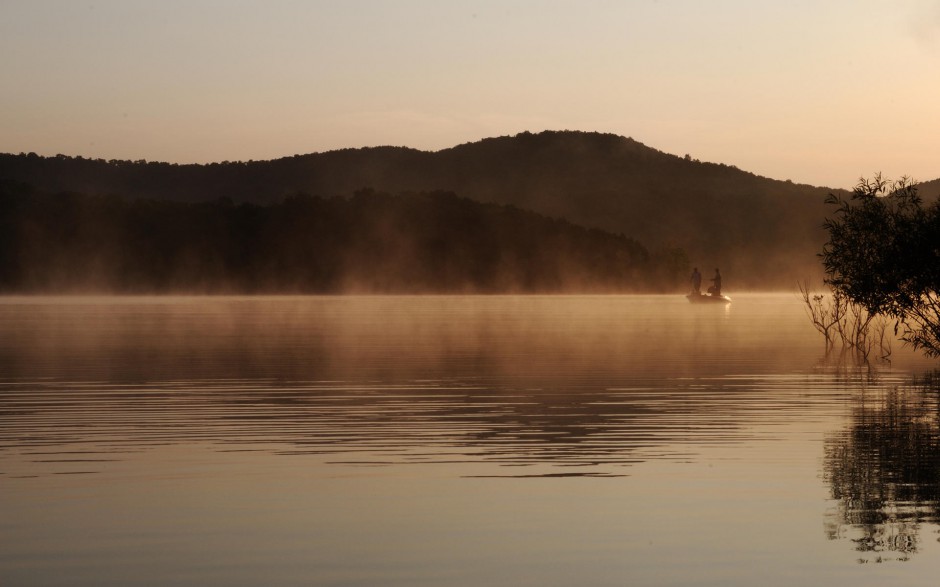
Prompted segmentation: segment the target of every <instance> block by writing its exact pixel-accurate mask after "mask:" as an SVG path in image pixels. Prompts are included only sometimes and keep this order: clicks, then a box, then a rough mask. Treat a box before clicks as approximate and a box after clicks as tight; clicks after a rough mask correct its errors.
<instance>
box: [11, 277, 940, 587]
mask: <svg viewBox="0 0 940 587" xmlns="http://www.w3.org/2000/svg"><path fill="white" fill-rule="evenodd" d="M733 297H734V298H735V299H734V303H733V304H731V305H730V306H710V305H691V304H689V303H688V302H687V301H686V300H685V299H684V298H683V297H681V296H428V297H409V296H390V297H381V296H375V297H370V296H362V297H358V296H356V297H271V298H268V297H153V298H150V297H120V298H13V297H8V298H0V488H2V489H0V584H2V585H4V586H19V585H69V586H75V585H88V586H92V585H94V586H107V585H121V586H127V585H155V586H156V585H159V586H166V585H226V586H230V585H245V586H249V585H250V586H257V585H363V586H372V585H402V586H406V585H407V586H414V585H468V586H470V585H473V586H476V585H538V586H545V585H690V584H694V585H720V586H722V587H727V586H729V585H764V586H767V585H787V586H791V585H809V584H817V585H818V584H824V583H831V584H853V585H879V586H880V585H884V584H886V582H889V583H890V584H904V585H933V584H935V583H936V578H937V576H940V542H938V540H940V516H938V511H940V509H938V508H940V502H938V500H940V415H938V396H940V385H938V380H937V378H936V377H930V376H926V374H929V373H930V372H931V370H932V369H935V368H936V367H938V364H937V362H935V361H930V360H926V359H923V358H921V357H919V356H918V355H916V354H913V353H911V352H910V351H908V350H906V349H904V348H902V347H901V345H899V344H895V345H894V352H893V355H892V362H891V364H890V365H888V364H877V365H874V366H873V367H871V368H867V367H857V366H855V365H853V364H852V363H851V362H848V361H840V360H839V359H838V358H837V357H829V358H826V357H825V355H824V353H823V348H822V342H821V338H820V337H819V335H818V334H817V333H816V332H815V331H814V330H813V328H812V326H811V325H810V323H809V321H808V320H807V318H806V317H805V315H804V313H803V308H802V306H801V302H800V301H799V299H798V297H797V296H796V295H794V294H779V295H778V294H774V295H769V294H766V295H764V294H762V295H758V294H752V295H740V296H733Z"/></svg>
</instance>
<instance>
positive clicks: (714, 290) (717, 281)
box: [708, 267, 721, 296]
mask: <svg viewBox="0 0 940 587" xmlns="http://www.w3.org/2000/svg"><path fill="white" fill-rule="evenodd" d="M712 283H714V285H712V286H711V287H710V288H708V293H710V294H711V295H713V296H720V295H721V272H720V271H718V268H717V267H715V276H714V277H712Z"/></svg>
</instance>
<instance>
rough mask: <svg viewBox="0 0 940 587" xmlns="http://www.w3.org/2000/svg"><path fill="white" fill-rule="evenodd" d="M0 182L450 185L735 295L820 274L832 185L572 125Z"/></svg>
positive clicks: (343, 189)
mask: <svg viewBox="0 0 940 587" xmlns="http://www.w3.org/2000/svg"><path fill="white" fill-rule="evenodd" d="M0 178H6V179H11V180H14V181H17V182H24V183H27V184H30V185H33V186H36V187H37V188H38V189H40V190H43V191H50V192H55V191H61V190H68V191H76V192H83V193H88V194H119V195H122V196H127V197H132V198H158V199H163V198H165V199H173V200H180V201H186V202H195V201H211V200H215V199H218V198H220V197H228V198H231V199H232V200H234V201H235V202H246V201H248V202H269V203H270V202H277V201H280V199H282V198H283V197H284V196H287V195H291V194H297V193H306V194H311V195H319V196H324V197H329V196H338V195H349V194H352V193H353V192H354V191H356V190H359V189H361V188H374V189H376V190H381V191H386V192H391V193H399V192H402V191H431V190H446V191H452V192H455V193H456V194H458V195H459V196H462V197H467V198H471V199H474V200H477V201H481V202H495V203H502V204H513V205H515V206H518V207H520V208H525V209H529V210H533V211H535V212H538V213H540V214H544V215H547V216H551V217H557V218H565V219H567V220H569V221H571V222H574V223H576V224H580V225H584V226H587V227H592V228H600V229H603V230H607V231H611V232H614V233H624V234H626V235H629V236H630V237H632V238H635V239H637V240H638V241H639V242H642V243H644V244H645V245H647V246H649V247H650V248H651V249H654V250H655V249H659V248H671V247H675V248H682V249H684V250H685V251H686V252H687V253H688V255H689V258H690V261H691V263H692V264H695V265H699V266H701V267H702V268H704V269H706V270H707V271H711V270H712V268H713V267H715V266H720V267H721V268H722V273H723V274H724V275H725V280H726V282H727V284H728V288H729V289H731V290H733V289H741V288H743V287H758V288H759V287H764V288H769V287H788V288H789V287H792V286H793V284H794V282H795V280H797V279H802V278H806V277H813V276H818V275H819V274H820V271H819V262H818V259H817V257H816V253H818V252H819V250H820V248H821V246H822V242H823V240H824V235H823V232H822V230H821V224H822V221H823V218H824V216H825V214H826V212H827V210H826V208H825V206H824V205H823V200H824V198H825V196H826V194H827V193H828V192H829V191H830V190H828V189H826V188H816V187H812V186H807V185H798V184H793V183H790V182H788V181H776V180H771V179H767V178H763V177H759V176H756V175H754V174H751V173H747V172H745V171H742V170H739V169H737V168H734V167H731V166H727V165H721V164H713V163H703V162H699V161H696V160H694V159H692V158H691V157H688V156H687V157H677V156H674V155H669V154H666V153H662V152H660V151H657V150H655V149H652V148H649V147H646V146H644V145H642V144H640V143H638V142H636V141H634V140H632V139H629V138H624V137H619V136H615V135H610V134H599V133H581V132H567V131H565V132H544V133H539V134H530V133H522V134H519V135H516V136H513V137H500V138H492V139H485V140H483V141H479V142H475V143H468V144H464V145H459V146H457V147H454V148H451V149H445V150H442V151H437V152H423V151H417V150H414V149H407V148H399V147H381V148H364V149H346V150H339V151H331V152H327V153H318V154H310V155H297V156H293V157H287V158H283V159H277V160H272V161H261V162H239V163H228V162H226V163H218V164H210V165H173V164H166V163H147V162H143V161H137V162H126V161H103V160H89V159H81V158H71V157H65V156H58V157H52V158H43V157H38V156H35V155H2V156H0Z"/></svg>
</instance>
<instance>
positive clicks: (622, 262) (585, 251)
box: [0, 181, 688, 293]
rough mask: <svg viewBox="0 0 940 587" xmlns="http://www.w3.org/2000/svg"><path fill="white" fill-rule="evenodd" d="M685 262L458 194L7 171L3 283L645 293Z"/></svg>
mask: <svg viewBox="0 0 940 587" xmlns="http://www.w3.org/2000/svg"><path fill="white" fill-rule="evenodd" d="M687 270H688V261H687V259H686V257H685V255H684V253H683V252H682V251H681V250H678V249H668V250H663V251H660V252H653V253H651V252H650V251H649V250H647V249H646V248H645V247H644V246H643V245H641V244H640V243H639V242H637V241H635V240H634V239H632V238H629V237H626V236H624V235H623V234H613V233H609V232H604V231H601V230H596V229H588V228H584V227H582V226H578V225H575V224H572V223H570V222H568V221H565V220H559V219H554V218H550V217H546V216H542V215H539V214H536V213H533V212H529V211H525V210H522V209H519V208H516V207H513V206H505V205H497V204H483V203H479V202H476V201H472V200H469V199H466V198H461V197H458V196H457V195H455V194H454V193H451V192H443V191H428V192H405V193H399V194H394V195H393V194H390V193H385V192H378V191H373V190H360V191H357V192H356V193H355V194H354V195H353V196H351V197H339V196H338V197H330V198H324V197H318V196H311V195H306V194H294V195H291V196H288V197H286V198H283V199H281V200H280V201H277V202H274V203H268V204H263V203H252V202H241V203H235V202H233V201H232V200H231V199H228V198H219V199H216V200H213V201H202V202H178V201H173V200H166V199H146V198H138V199H129V198H124V197H120V196H114V195H112V196H102V195H88V194H81V193H76V192H57V193H53V192H47V191H42V190H37V189H34V188H32V187H30V186H28V185H25V184H22V183H15V182H11V181H4V182H0V291H4V292H60V291H67V292H76V291H88V292H139V293H145V292H199V293H224V292H246V293H255V292H277V293H295V292H296V293H345V292H369V293H404V292H409V293H425V292H475V293H496V292H575V291H631V292H636V291H660V290H664V289H672V288H674V287H675V286H676V284H680V283H683V281H684V279H685V274H686V272H687Z"/></svg>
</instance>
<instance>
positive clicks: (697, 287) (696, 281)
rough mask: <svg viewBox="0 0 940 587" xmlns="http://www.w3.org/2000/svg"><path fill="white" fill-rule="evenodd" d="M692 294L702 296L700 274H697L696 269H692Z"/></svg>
mask: <svg viewBox="0 0 940 587" xmlns="http://www.w3.org/2000/svg"><path fill="white" fill-rule="evenodd" d="M692 293H694V294H695V295H701V294H702V274H701V273H699V272H698V267H693V268H692Z"/></svg>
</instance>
